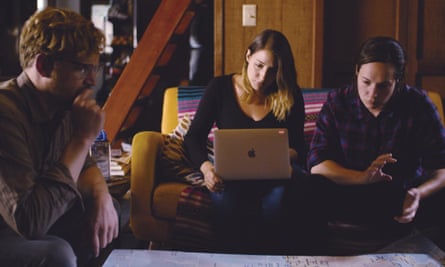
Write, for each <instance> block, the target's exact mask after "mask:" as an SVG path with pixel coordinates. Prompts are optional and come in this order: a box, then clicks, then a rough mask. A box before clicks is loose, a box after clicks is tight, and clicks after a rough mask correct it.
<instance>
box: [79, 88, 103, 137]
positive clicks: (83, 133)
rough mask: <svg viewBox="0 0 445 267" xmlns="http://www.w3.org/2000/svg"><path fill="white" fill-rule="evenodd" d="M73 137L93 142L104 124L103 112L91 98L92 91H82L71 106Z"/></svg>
mask: <svg viewBox="0 0 445 267" xmlns="http://www.w3.org/2000/svg"><path fill="white" fill-rule="evenodd" d="M72 121H73V131H74V134H73V136H74V137H76V138H80V139H81V140H86V141H89V142H91V143H92V142H93V141H94V140H95V139H96V137H97V135H98V134H99V131H100V130H102V128H103V125H104V122H105V112H104V111H103V110H102V109H101V107H100V106H99V105H98V104H97V103H96V100H94V98H93V91H92V90H90V89H88V90H84V91H82V92H81V93H80V94H79V95H78V96H77V97H76V98H75V99H74V102H73V106H72Z"/></svg>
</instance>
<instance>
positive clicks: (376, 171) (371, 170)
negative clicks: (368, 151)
mask: <svg viewBox="0 0 445 267" xmlns="http://www.w3.org/2000/svg"><path fill="white" fill-rule="evenodd" d="M395 162H397V159H395V158H393V157H392V154H391V153H388V154H383V155H380V156H378V157H377V158H376V159H375V160H374V161H373V162H372V163H371V165H370V166H369V167H368V168H367V169H366V170H365V171H364V172H363V178H362V179H363V184H372V183H378V182H383V181H387V182H389V181H391V180H392V176H391V175H388V174H386V173H384V172H383V170H382V169H383V167H385V165H386V164H388V163H395Z"/></svg>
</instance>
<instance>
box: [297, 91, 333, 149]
mask: <svg viewBox="0 0 445 267" xmlns="http://www.w3.org/2000/svg"><path fill="white" fill-rule="evenodd" d="M330 90H331V89H302V92H303V98H304V109H305V113H306V118H305V122H304V139H305V141H306V144H308V145H309V144H310V142H311V139H312V135H313V134H314V131H315V123H316V121H317V117H318V113H320V110H321V108H322V107H323V104H324V102H326V99H327V97H328V93H329V91H330Z"/></svg>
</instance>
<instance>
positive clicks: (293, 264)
mask: <svg viewBox="0 0 445 267" xmlns="http://www.w3.org/2000/svg"><path fill="white" fill-rule="evenodd" d="M103 266H105V267H111V266H119V267H126V266H128V267H130V266H131V267H139V266H145V267H150V266H171V267H176V266H190V267H191V266H193V267H208V266H214V267H219V266H233V267H265V266H274V267H297V266H304V267H315V266H318V267H323V266H330V267H335V266H339V267H340V266H358V267H362V266H363V267H365V266H429V267H433V266H445V253H444V252H443V251H442V250H441V249H440V248H438V247H437V246H436V245H435V244H434V243H433V242H432V241H430V240H429V239H428V238H426V237H425V236H423V235H422V234H420V233H418V232H417V233H414V234H412V235H410V236H407V237H406V238H403V239H401V240H398V241H396V242H394V243H392V244H390V245H389V246H387V247H386V248H384V249H382V250H380V251H378V252H377V253H376V254H366V255H358V256H270V255H240V254H218V253H198V252H181V251H161V250H158V251H156V250H136V249H116V250H113V251H112V252H111V254H110V255H109V257H108V258H107V260H106V261H105V263H104V265H103Z"/></svg>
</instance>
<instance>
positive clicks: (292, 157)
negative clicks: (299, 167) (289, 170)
mask: <svg viewBox="0 0 445 267" xmlns="http://www.w3.org/2000/svg"><path fill="white" fill-rule="evenodd" d="M289 159H290V162H291V163H292V162H295V163H296V162H297V160H298V152H297V151H296V150H295V149H293V148H289Z"/></svg>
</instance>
